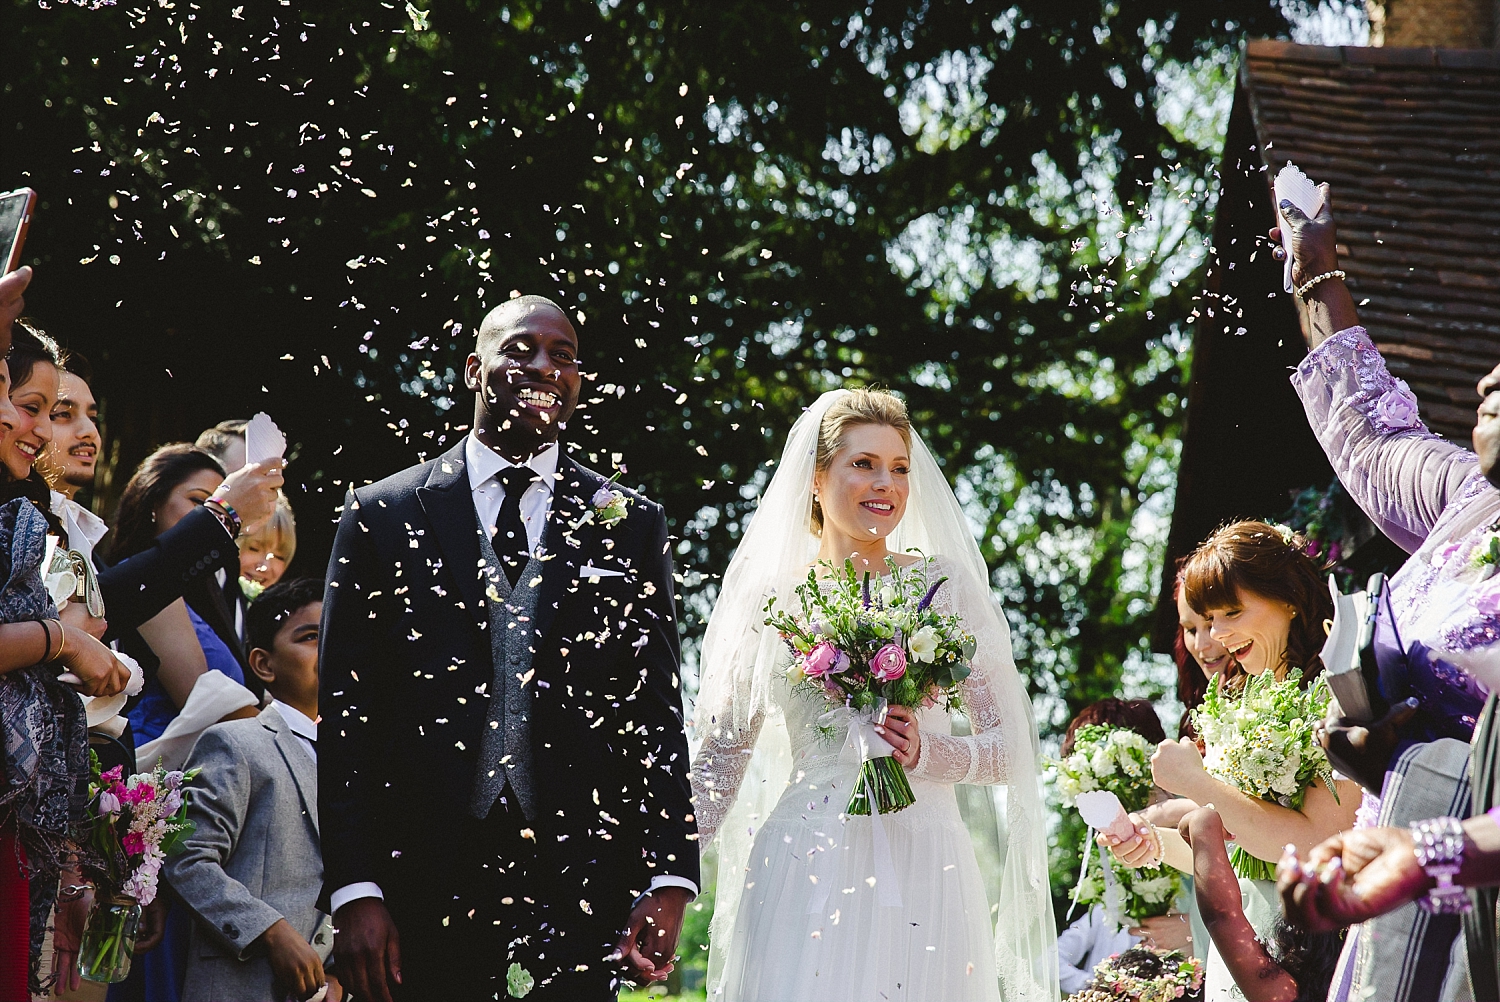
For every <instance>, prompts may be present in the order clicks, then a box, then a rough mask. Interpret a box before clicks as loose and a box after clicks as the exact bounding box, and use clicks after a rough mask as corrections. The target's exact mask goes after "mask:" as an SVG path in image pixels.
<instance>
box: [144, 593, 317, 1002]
mask: <svg viewBox="0 0 1500 1002" xmlns="http://www.w3.org/2000/svg"><path fill="white" fill-rule="evenodd" d="M322 600H323V582H322V581H307V580H303V581H292V582H284V583H281V584H276V585H273V586H272V587H270V588H267V589H266V590H265V592H263V593H262V594H261V596H260V597H259V598H258V599H257V600H256V601H255V603H254V604H252V605H251V606H250V611H249V613H248V615H247V616H246V624H245V625H246V633H247V634H248V637H247V640H248V644H247V646H249V648H250V658H249V662H250V668H251V670H252V671H254V672H255V674H256V675H257V676H258V677H259V678H260V680H261V681H262V682H264V683H265V686H266V692H267V694H268V695H269V696H270V697H271V702H270V704H269V705H267V706H266V708H265V709H263V710H261V712H260V715H259V716H257V717H252V718H248V719H243V720H230V721H226V722H224V723H220V724H215V725H214V726H212V727H210V728H208V729H207V730H205V731H204V732H203V735H202V736H201V737H200V738H199V739H198V743H197V744H196V745H195V746H194V748H193V753H192V755H191V756H190V758H189V760H188V766H189V768H194V767H196V768H200V769H202V772H201V773H200V774H199V775H198V778H197V779H196V780H194V781H193V782H192V783H191V784H190V785H189V787H188V792H187V804H188V817H189V818H190V819H192V821H193V822H194V824H195V825H196V826H197V829H196V831H194V833H193V834H192V836H191V837H189V838H188V839H187V841H186V843H185V847H184V850H183V851H182V852H181V853H178V854H177V855H175V856H173V857H171V858H170V859H168V860H167V862H166V865H165V867H164V869H163V874H164V876H165V877H166V879H167V882H168V883H169V884H170V885H171V887H172V889H173V890H174V891H176V893H177V895H178V897H180V898H181V899H182V900H183V902H184V903H185V904H186V905H187V907H188V908H189V910H191V912H192V913H193V916H194V918H195V922H194V924H193V935H192V941H191V944H190V947H189V954H188V969H187V982H186V985H185V987H184V993H183V998H184V1002H199V1000H201V1002H221V1000H224V999H234V1000H236V1002H284V1000H286V999H289V998H290V999H305V998H307V997H308V996H310V995H312V994H314V993H315V992H317V991H318V990H320V989H321V988H322V987H323V984H324V982H325V981H327V982H328V983H329V989H330V990H329V992H328V994H327V998H328V999H329V1000H334V999H337V998H338V996H339V991H338V985H337V982H336V981H335V980H334V979H332V978H331V977H328V976H327V975H326V973H325V971H324V968H323V965H324V963H325V962H326V960H327V959H328V954H329V951H330V949H331V948H332V946H333V932H332V928H331V926H330V924H329V918H328V916H327V915H326V914H324V913H323V912H321V911H319V910H318V907H317V896H318V890H319V888H320V887H321V885H322V882H323V860H322V854H321V850H320V848H319V843H318V773H317V739H318V735H317V724H316V723H314V721H315V720H316V719H317V716H318V621H319V619H320V618H321V617H322V614H323V601H322Z"/></svg>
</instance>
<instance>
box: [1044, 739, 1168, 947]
mask: <svg viewBox="0 0 1500 1002" xmlns="http://www.w3.org/2000/svg"><path fill="white" fill-rule="evenodd" d="M1153 750H1154V749H1153V748H1152V747H1151V743H1150V742H1148V741H1147V740H1146V739H1145V738H1143V737H1141V736H1140V735H1139V734H1137V733H1136V732H1135V731H1132V730H1131V729H1130V728H1128V727H1112V726H1108V725H1103V724H1089V725H1087V726H1084V727H1080V728H1078V730H1077V732H1076V733H1075V734H1074V735H1073V754H1071V755H1069V756H1068V757H1067V758H1064V759H1061V760H1059V761H1057V762H1054V763H1053V764H1054V766H1055V767H1056V769H1057V787H1058V791H1059V792H1060V793H1061V794H1062V802H1063V806H1064V807H1072V806H1074V801H1075V799H1076V798H1077V797H1078V795H1079V794H1080V793H1091V792H1093V791H1095V790H1108V791H1109V792H1110V793H1113V794H1114V795H1115V796H1116V797H1118V798H1120V806H1122V807H1124V808H1125V810H1127V811H1140V810H1144V809H1145V808H1146V805H1147V804H1148V803H1149V802H1150V800H1151V787H1152V782H1151V753H1152V751H1153ZM1087 837H1088V836H1087V835H1086V836H1085V838H1087ZM1106 864H1107V865H1108V866H1109V874H1107V875H1106V873H1105V871H1104V866H1105V865H1106ZM1085 867H1086V869H1085V872H1084V873H1083V875H1082V878H1081V879H1080V880H1079V882H1078V887H1077V888H1076V889H1075V890H1074V892H1073V900H1075V901H1077V902H1078V903H1079V904H1084V905H1093V904H1104V905H1106V906H1107V907H1108V908H1109V910H1110V912H1111V913H1112V914H1113V915H1114V917H1116V918H1118V916H1119V914H1120V913H1123V914H1125V915H1126V916H1128V917H1129V918H1130V919H1132V920H1133V921H1135V922H1139V921H1140V920H1141V919H1147V918H1152V917H1153V916H1156V915H1165V914H1167V912H1169V911H1171V910H1172V905H1173V904H1174V903H1175V902H1176V900H1177V897H1178V895H1179V894H1181V893H1182V877H1181V875H1180V874H1179V873H1178V872H1177V871H1176V870H1173V869H1171V868H1170V867H1160V868H1156V869H1146V868H1142V869H1131V868H1130V867H1128V866H1125V865H1124V864H1122V863H1120V862H1119V861H1118V860H1116V859H1114V857H1112V856H1110V855H1109V854H1108V853H1100V854H1099V855H1098V856H1095V855H1093V854H1091V853H1085ZM1112 884H1113V885H1114V886H1115V887H1118V888H1119V892H1118V896H1116V893H1115V892H1113V891H1112V889H1111V885H1112Z"/></svg>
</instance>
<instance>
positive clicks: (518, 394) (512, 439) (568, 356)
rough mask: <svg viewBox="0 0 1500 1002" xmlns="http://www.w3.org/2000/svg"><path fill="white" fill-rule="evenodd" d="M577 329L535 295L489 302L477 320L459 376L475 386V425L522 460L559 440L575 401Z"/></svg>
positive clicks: (485, 439) (492, 442) (499, 447)
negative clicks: (488, 308) (476, 330)
mask: <svg viewBox="0 0 1500 1002" xmlns="http://www.w3.org/2000/svg"><path fill="white" fill-rule="evenodd" d="M581 382H582V381H581V378H580V376H579V372H578V334H577V332H576V331H574V330H573V325H572V324H571V323H569V322H568V317H567V314H565V313H563V311H562V310H561V309H559V308H558V307H557V306H556V305H555V304H553V303H551V302H550V301H548V300H545V299H542V298H540V297H536V296H522V297H520V298H519V299H513V300H511V301H510V302H508V303H506V304H504V305H503V306H500V307H499V308H497V309H495V310H493V311H492V312H491V313H490V315H489V316H487V317H485V318H484V323H483V324H481V325H480V328H479V338H478V341H477V343H476V344H475V346H474V353H473V354H472V355H470V356H469V360H468V364H467V366H466V367H465V369H464V383H465V385H467V386H468V387H469V389H471V390H474V391H476V393H477V399H476V400H475V403H474V427H475V429H476V430H477V432H478V435H479V438H480V440H481V441H483V442H484V443H485V444H486V445H488V446H490V448H492V449H496V450H497V451H498V452H500V454H501V455H504V456H506V457H507V458H509V459H512V460H517V461H519V460H524V459H526V458H529V457H530V456H532V455H534V454H535V453H536V452H538V451H539V450H540V449H542V448H545V447H546V446H548V445H550V444H551V443H552V442H554V441H556V440H557V434H558V430H559V428H561V427H563V426H564V425H566V423H567V421H568V419H569V418H570V417H572V416H573V410H574V408H575V407H577V405H578V394H579V390H580V386H581Z"/></svg>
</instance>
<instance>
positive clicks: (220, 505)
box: [203, 497, 244, 539]
mask: <svg viewBox="0 0 1500 1002" xmlns="http://www.w3.org/2000/svg"><path fill="white" fill-rule="evenodd" d="M203 507H205V508H207V509H208V510H209V511H210V512H211V513H212V514H213V516H214V517H215V518H217V519H218V520H219V524H220V525H222V526H224V531H225V532H227V533H229V538H231V539H238V538H239V536H240V530H241V529H242V528H244V523H243V522H241V521H240V513H239V512H237V511H235V510H234V505H232V504H230V503H229V502H228V501H225V500H224V499H223V498H220V497H211V498H209V499H208V500H207V501H204V502H203Z"/></svg>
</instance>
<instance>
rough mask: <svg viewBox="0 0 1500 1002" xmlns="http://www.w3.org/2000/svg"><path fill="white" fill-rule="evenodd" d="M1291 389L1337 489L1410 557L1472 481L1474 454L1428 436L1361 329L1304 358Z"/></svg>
mask: <svg viewBox="0 0 1500 1002" xmlns="http://www.w3.org/2000/svg"><path fill="white" fill-rule="evenodd" d="M1292 385H1293V387H1295V388H1296V390H1297V394H1298V396H1300V397H1301V398H1302V406H1303V408H1304V409H1305V410H1306V411H1307V420H1308V424H1310V425H1311V426H1312V430H1313V433H1314V434H1315V435H1317V437H1318V442H1319V443H1320V444H1321V445H1322V446H1323V451H1324V452H1325V453H1327V455H1328V461H1329V462H1330V463H1331V464H1333V469H1334V472H1336V473H1337V474H1338V477H1339V480H1340V482H1342V483H1343V485H1344V487H1345V488H1346V489H1347V490H1348V491H1349V493H1350V494H1351V495H1353V497H1354V499H1355V500H1356V501H1357V502H1358V503H1359V506H1360V507H1361V508H1363V509H1364V511H1365V514H1367V515H1369V516H1370V519H1371V520H1372V521H1374V523H1375V524H1376V526H1378V527H1379V528H1380V530H1381V531H1382V532H1384V533H1385V534H1386V535H1387V536H1389V537H1390V538H1391V539H1392V540H1394V541H1395V542H1396V543H1397V544H1398V545H1399V546H1401V548H1402V549H1404V550H1406V551H1407V552H1408V553H1414V552H1416V550H1417V549H1418V547H1420V546H1421V545H1422V542H1423V541H1424V540H1425V539H1426V538H1427V534H1428V533H1429V532H1430V531H1431V530H1432V527H1433V526H1434V525H1435V524H1436V523H1437V520H1438V516H1439V515H1441V514H1442V511H1443V509H1444V508H1445V507H1447V505H1448V503H1449V501H1450V500H1452V499H1453V498H1454V496H1455V495H1456V494H1457V492H1458V490H1459V488H1460V486H1461V485H1462V484H1463V483H1464V481H1465V480H1466V479H1468V478H1469V477H1471V476H1472V475H1473V474H1474V472H1475V469H1476V468H1477V460H1476V458H1475V456H1474V453H1472V452H1470V451H1469V450H1468V449H1464V448H1461V447H1459V446H1457V445H1454V444H1453V443H1452V442H1449V441H1447V440H1446V439H1443V438H1441V437H1439V436H1437V435H1435V434H1433V433H1432V432H1430V431H1428V430H1427V428H1426V426H1425V425H1423V424H1422V419H1421V417H1420V416H1419V415H1418V413H1417V398H1416V396H1415V395H1414V394H1413V393H1412V392H1411V389H1410V388H1409V387H1408V386H1407V385H1406V383H1405V382H1404V381H1403V380H1400V379H1397V378H1395V377H1394V376H1392V375H1391V374H1390V371H1389V370H1388V369H1387V368H1386V365H1385V360H1384V359H1382V358H1381V357H1380V352H1379V351H1378V350H1377V349H1376V347H1375V344H1374V342H1372V341H1371V340H1370V337H1369V335H1368V334H1367V333H1366V332H1365V329H1364V328H1363V327H1350V328H1349V329H1347V330H1342V331H1339V332H1338V333H1337V334H1335V335H1333V337H1331V338H1329V339H1328V340H1327V341H1324V342H1323V343H1322V344H1321V345H1319V346H1318V347H1317V348H1315V349H1313V350H1312V351H1311V352H1309V353H1308V355H1307V358H1305V359H1304V360H1303V361H1302V364H1301V365H1299V366H1298V367H1297V371H1296V372H1295V373H1294V374H1293V375H1292Z"/></svg>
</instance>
